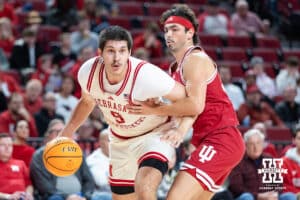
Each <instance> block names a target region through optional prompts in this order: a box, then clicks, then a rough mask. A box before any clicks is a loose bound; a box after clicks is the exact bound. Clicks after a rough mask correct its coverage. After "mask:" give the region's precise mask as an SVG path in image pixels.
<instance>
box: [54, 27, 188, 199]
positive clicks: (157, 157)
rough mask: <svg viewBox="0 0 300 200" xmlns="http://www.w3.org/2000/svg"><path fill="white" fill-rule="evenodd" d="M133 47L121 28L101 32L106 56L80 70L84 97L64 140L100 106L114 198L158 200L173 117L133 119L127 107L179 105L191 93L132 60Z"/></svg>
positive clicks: (101, 49)
mask: <svg viewBox="0 0 300 200" xmlns="http://www.w3.org/2000/svg"><path fill="white" fill-rule="evenodd" d="M131 48H132V37H131V36H130V34H129V33H128V31H126V30H125V29H123V28H121V27H119V26H110V27H108V28H106V29H105V30H103V31H102V32H101V33H100V36H99V55H100V56H96V57H94V58H91V59H89V60H87V61H86V62H85V63H84V64H83V65H82V66H81V67H80V70H79V72H78V82H79V84H80V86H81V90H82V97H81V99H80V100H79V102H78V104H77V106H76V108H75V110H74V113H73V114H72V116H71V119H70V120H69V122H68V123H67V124H66V127H65V128H64V129H63V131H62V132H61V133H60V134H59V135H60V136H67V137H72V135H73V133H75V131H76V130H77V129H78V127H79V126H80V125H81V124H82V123H83V122H84V121H85V120H86V118H87V117H88V115H89V114H90V113H91V111H92V110H93V108H94V106H96V105H97V106H98V107H99V108H100V109H101V111H102V113H103V115H104V118H105V120H106V122H107V123H108V124H109V127H110V135H109V139H110V142H109V148H110V156H109V157H110V174H109V183H110V186H111V190H112V193H113V195H112V196H113V199H114V200H137V199H138V200H155V199H157V198H156V193H157V188H158V186H159V184H160V182H161V180H162V177H163V174H164V173H165V172H166V171H167V170H168V161H169V160H170V159H172V158H173V156H174V153H175V150H174V147H173V146H172V144H170V142H168V141H162V140H160V137H161V135H163V133H165V132H164V130H167V129H166V128H167V127H168V126H167V125H168V123H167V122H168V117H167V116H158V115H135V114H130V113H129V110H127V105H128V104H133V103H135V102H136V101H145V100H147V99H151V98H157V97H165V98H167V99H169V100H171V101H176V100H177V99H181V98H184V97H185V95H186V94H185V89H184V87H183V86H182V85H181V84H179V83H177V82H176V81H174V79H172V77H170V76H169V75H168V74H167V73H165V72H164V71H162V70H161V69H159V68H158V67H156V66H154V65H152V64H150V63H147V62H145V61H142V60H139V59H137V58H134V57H131V56H130V52H131ZM161 83H164V84H161ZM185 119H187V120H190V119H189V118H185ZM173 145H174V144H173Z"/></svg>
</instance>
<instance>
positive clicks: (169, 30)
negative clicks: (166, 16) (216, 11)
mask: <svg viewBox="0 0 300 200" xmlns="http://www.w3.org/2000/svg"><path fill="white" fill-rule="evenodd" d="M164 33H165V40H166V45H167V47H168V48H169V49H170V51H171V52H176V51H178V50H179V49H180V48H181V47H183V46H184V45H185V44H186V43H187V40H188V38H189V37H191V36H190V33H189V31H188V32H186V30H185V27H184V26H182V25H180V24H176V23H170V24H166V25H165V26H164ZM192 37H193V36H192Z"/></svg>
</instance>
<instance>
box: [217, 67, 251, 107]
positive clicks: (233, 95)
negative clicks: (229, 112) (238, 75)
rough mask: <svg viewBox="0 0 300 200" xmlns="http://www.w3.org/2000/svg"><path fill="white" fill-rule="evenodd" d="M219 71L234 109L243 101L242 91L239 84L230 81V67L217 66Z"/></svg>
mask: <svg viewBox="0 0 300 200" xmlns="http://www.w3.org/2000/svg"><path fill="white" fill-rule="evenodd" d="M219 73H220V76H221V79H222V83H223V86H224V88H225V92H226V94H227V95H228V97H229V99H230V101H231V102H232V104H233V108H234V110H235V111H236V110H238V108H239V107H240V105H241V104H243V103H245V98H244V94H243V91H242V89H241V88H240V87H239V86H237V85H235V84H233V83H232V81H231V78H232V77H231V70H230V67H227V66H221V67H219Z"/></svg>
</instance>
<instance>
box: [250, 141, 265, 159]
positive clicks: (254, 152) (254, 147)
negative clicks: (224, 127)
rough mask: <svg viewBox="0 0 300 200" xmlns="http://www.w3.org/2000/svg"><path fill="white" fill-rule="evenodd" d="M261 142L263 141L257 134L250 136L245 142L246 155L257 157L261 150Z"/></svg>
mask: <svg viewBox="0 0 300 200" xmlns="http://www.w3.org/2000/svg"><path fill="white" fill-rule="evenodd" d="M263 144H264V141H263V140H262V139H261V138H260V137H259V136H258V135H253V136H251V137H250V138H249V140H248V141H247V143H246V152H247V155H248V156H249V157H250V158H252V159H256V158H258V157H259V156H260V155H261V154H262V152H263Z"/></svg>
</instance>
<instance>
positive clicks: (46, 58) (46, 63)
mask: <svg viewBox="0 0 300 200" xmlns="http://www.w3.org/2000/svg"><path fill="white" fill-rule="evenodd" d="M54 73H55V69H54V66H53V65H52V55H49V54H44V55H42V56H40V57H39V59H38V63H37V70H36V71H35V72H33V74H32V75H31V77H30V78H31V79H38V80H40V81H41V82H42V84H43V86H44V87H45V86H46V84H47V82H48V80H49V77H50V76H51V75H52V74H54Z"/></svg>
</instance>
